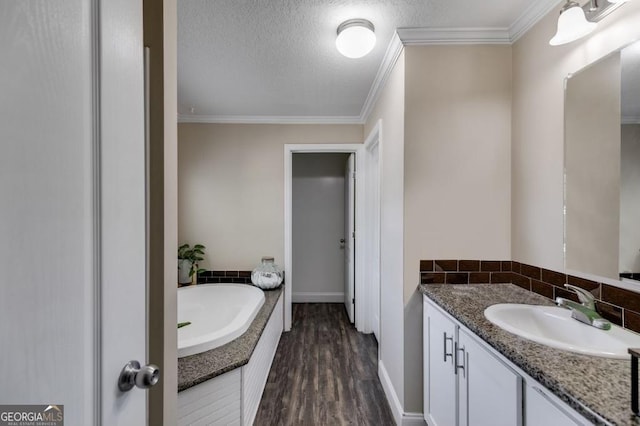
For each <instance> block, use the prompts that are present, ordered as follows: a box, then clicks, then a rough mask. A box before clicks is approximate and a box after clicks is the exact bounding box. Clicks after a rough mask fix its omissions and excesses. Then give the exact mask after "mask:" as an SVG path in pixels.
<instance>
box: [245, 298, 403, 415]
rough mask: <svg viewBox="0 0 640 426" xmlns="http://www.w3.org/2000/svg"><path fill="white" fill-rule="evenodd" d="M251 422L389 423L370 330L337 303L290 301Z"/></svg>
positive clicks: (388, 413)
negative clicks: (361, 329)
mask: <svg viewBox="0 0 640 426" xmlns="http://www.w3.org/2000/svg"><path fill="white" fill-rule="evenodd" d="M292 324H293V326H292V328H291V331H290V332H288V333H283V334H282V338H281V340H280V343H279V345H278V350H277V352H276V356H275V358H274V360H273V365H272V366H271V371H270V372H269V378H268V379H267V385H266V387H265V390H264V394H263V395H262V400H261V401H260V407H259V408H258V413H257V415H256V420H255V422H254V425H256V426H271V425H376V426H377V425H394V424H395V423H394V421H393V417H392V414H391V410H390V408H389V404H388V403H387V400H386V398H385V395H384V391H383V390H382V385H381V384H380V380H379V379H378V373H377V371H378V361H377V344H376V341H375V337H374V336H373V334H362V333H358V332H357V331H356V329H355V327H354V326H353V325H351V324H350V323H349V321H348V319H347V315H346V312H345V309H344V305H342V304H324V303H312V304H294V305H293V318H292Z"/></svg>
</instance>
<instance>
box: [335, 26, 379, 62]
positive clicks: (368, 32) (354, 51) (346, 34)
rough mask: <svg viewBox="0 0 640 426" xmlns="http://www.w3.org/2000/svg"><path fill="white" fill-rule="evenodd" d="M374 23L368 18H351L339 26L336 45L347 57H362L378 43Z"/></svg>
mask: <svg viewBox="0 0 640 426" xmlns="http://www.w3.org/2000/svg"><path fill="white" fill-rule="evenodd" d="M374 30H375V29H374V27H373V24H372V23H371V22H370V21H367V20H366V19H349V20H348V21H344V22H343V23H342V24H340V25H339V26H338V38H336V47H337V48H338V51H339V52H340V53H342V54H343V55H344V56H346V57H347V58H354V59H355V58H362V57H363V56H365V55H366V54H367V53H369V52H371V50H372V49H373V46H375V44H376V34H375V32H374Z"/></svg>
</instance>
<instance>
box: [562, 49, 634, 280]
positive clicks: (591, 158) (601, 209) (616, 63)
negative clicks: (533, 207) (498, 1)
mask: <svg viewBox="0 0 640 426" xmlns="http://www.w3.org/2000/svg"><path fill="white" fill-rule="evenodd" d="M564 207H565V239H564V241H565V267H566V269H567V270H568V271H577V272H583V273H587V274H591V275H597V276H600V277H606V278H610V279H615V280H625V281H626V280H635V282H636V284H638V285H640V42H636V43H634V44H631V45H629V46H627V47H624V48H622V49H620V50H618V51H616V52H613V53H612V54H610V55H608V56H606V57H605V58H603V59H601V60H599V61H598V62H596V63H594V64H592V65H589V66H588V67H586V68H584V69H582V70H580V71H579V72H577V73H574V74H572V75H571V76H569V77H568V78H567V81H566V91H565V205H564Z"/></svg>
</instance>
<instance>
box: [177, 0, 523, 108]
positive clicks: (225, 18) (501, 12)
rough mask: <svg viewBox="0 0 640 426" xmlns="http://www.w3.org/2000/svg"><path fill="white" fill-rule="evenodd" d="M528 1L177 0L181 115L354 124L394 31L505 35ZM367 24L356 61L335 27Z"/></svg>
mask: <svg viewBox="0 0 640 426" xmlns="http://www.w3.org/2000/svg"><path fill="white" fill-rule="evenodd" d="M531 3H532V0H484V1H478V0H386V1H381V0H360V1H358V0H342V1H338V0H324V1H321V0H179V1H178V104H179V111H178V112H179V114H181V115H183V116H184V115H191V116H200V117H218V118H220V117H223V118H224V117H254V118H255V117H327V118H331V117H355V116H358V115H359V114H360V113H361V110H362V107H363V104H364V102H365V100H366V98H367V95H368V94H369V90H370V88H371V86H372V83H373V81H374V78H375V76H376V73H377V71H378V68H379V67H380V63H381V62H382V59H383V57H384V55H385V51H386V49H387V47H388V45H389V43H390V41H391V39H392V36H393V34H394V32H395V30H396V29H397V28H501V29H505V28H509V26H511V25H512V24H513V23H514V22H515V21H516V20H517V19H518V18H520V17H521V16H522V15H523V13H524V12H525V11H526V10H527V8H528V7H529V6H530V5H531ZM351 18H365V19H368V20H370V21H371V22H373V24H374V25H375V28H376V35H377V44H376V47H375V48H374V50H373V52H372V53H370V54H369V55H368V56H366V57H364V58H361V59H348V58H345V57H343V56H342V55H340V54H339V53H338V51H337V50H336V48H335V36H336V28H337V27H338V25H339V24H340V23H341V22H343V21H345V20H347V19H351Z"/></svg>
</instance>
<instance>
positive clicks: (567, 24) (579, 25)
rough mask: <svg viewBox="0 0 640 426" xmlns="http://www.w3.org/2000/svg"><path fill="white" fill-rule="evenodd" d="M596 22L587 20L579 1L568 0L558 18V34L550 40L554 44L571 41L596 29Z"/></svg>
mask: <svg viewBox="0 0 640 426" xmlns="http://www.w3.org/2000/svg"><path fill="white" fill-rule="evenodd" d="M596 26H597V24H596V23H595V22H589V21H587V17H586V15H585V14H584V10H582V7H580V5H579V4H578V3H576V2H575V1H572V0H567V3H566V4H565V5H564V6H563V7H562V10H560V17H559V18H558V30H557V31H556V35H554V36H553V38H552V39H551V40H549V44H550V45H552V46H559V45H561V44H566V43H571V42H572V41H574V40H577V39H579V38H582V37H584V36H586V35H587V34H589V33H590V32H592V31H593V30H595V29H596Z"/></svg>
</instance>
